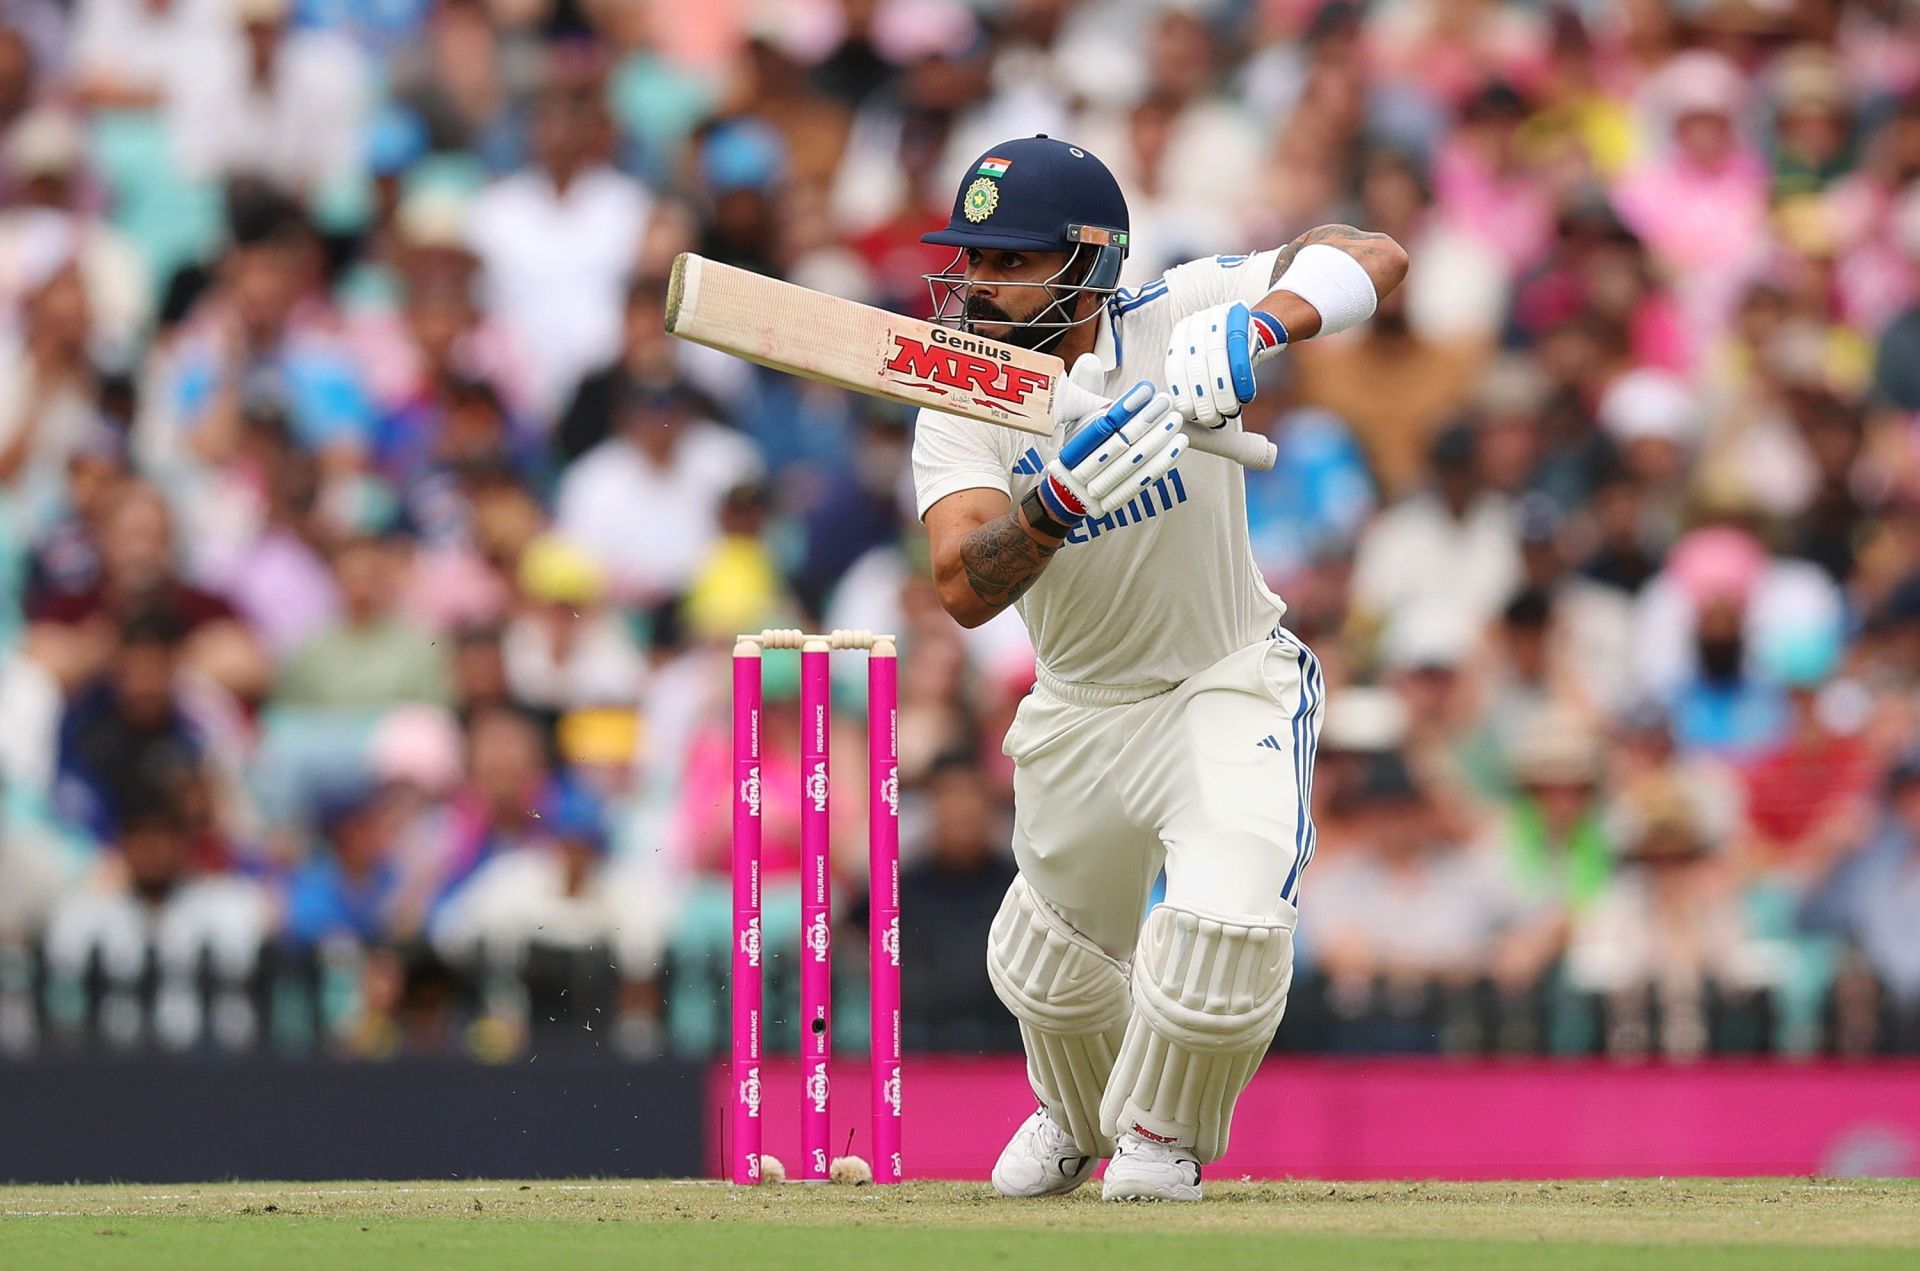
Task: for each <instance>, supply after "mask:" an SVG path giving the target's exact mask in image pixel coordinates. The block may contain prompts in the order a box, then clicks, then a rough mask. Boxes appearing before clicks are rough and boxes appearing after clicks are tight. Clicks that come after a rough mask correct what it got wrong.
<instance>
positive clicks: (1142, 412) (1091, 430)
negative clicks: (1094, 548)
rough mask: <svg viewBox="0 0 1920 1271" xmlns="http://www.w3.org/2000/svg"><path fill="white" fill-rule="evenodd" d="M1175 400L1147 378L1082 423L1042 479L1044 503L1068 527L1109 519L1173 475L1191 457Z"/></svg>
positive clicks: (1041, 495)
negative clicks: (1180, 462)
mask: <svg viewBox="0 0 1920 1271" xmlns="http://www.w3.org/2000/svg"><path fill="white" fill-rule="evenodd" d="M1180 426H1181V424H1180V414H1179V412H1178V411H1176V410H1174V409H1173V399H1172V398H1170V397H1169V396H1168V395H1167V394H1165V393H1156V392H1155V391H1154V389H1153V385H1152V383H1150V382H1149V381H1147V380H1141V381H1140V382H1139V383H1138V384H1135V385H1134V386H1133V387H1132V388H1130V389H1128V390H1127V391H1126V392H1124V393H1122V394H1121V395H1120V397H1119V400H1117V401H1115V402H1114V403H1113V404H1112V405H1110V406H1108V407H1106V408H1105V409H1104V410H1099V411H1096V412H1094V413H1093V414H1091V415H1088V416H1086V417H1085V418H1084V419H1082V420H1081V421H1080V423H1079V425H1078V426H1077V427H1076V428H1075V429H1074V430H1073V432H1071V433H1069V434H1068V436H1067V442H1066V444H1065V445H1064V446H1062V447H1060V453H1059V454H1058V455H1057V456H1055V457H1054V458H1053V459H1052V460H1051V461H1050V462H1049V463H1048V464H1047V470H1046V473H1045V475H1044V476H1043V477H1042V478H1041V481H1040V491H1039V492H1040V501H1041V502H1042V503H1044V504H1045V505H1046V508H1047V512H1048V514H1049V515H1051V516H1052V517H1053V518H1054V519H1055V520H1057V521H1059V522H1060V523H1061V524H1063V525H1069V526H1071V525H1077V524H1079V523H1080V522H1081V521H1083V520H1085V519H1086V518H1087V517H1089V516H1095V517H1099V516H1106V515H1107V514H1108V513H1110V512H1112V511H1113V510H1114V509H1115V508H1117V507H1119V506H1121V505H1122V504H1124V503H1125V502H1126V501H1127V500H1128V499H1131V498H1132V497H1133V496H1134V495H1136V494H1138V493H1140V489H1141V487H1143V486H1148V485H1152V484H1153V483H1154V481H1156V480H1158V479H1159V478H1161V477H1164V476H1166V475H1167V471H1168V470H1169V469H1170V468H1172V467H1173V465H1174V461H1175V460H1177V459H1179V458H1180V456H1181V455H1182V454H1184V453H1186V449H1187V435H1186V434H1185V433H1184V432H1181V431H1180Z"/></svg>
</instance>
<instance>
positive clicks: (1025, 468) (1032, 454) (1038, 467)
mask: <svg viewBox="0 0 1920 1271" xmlns="http://www.w3.org/2000/svg"><path fill="white" fill-rule="evenodd" d="M1046 466H1047V461H1046V460H1044V459H1042V458H1041V457H1040V452H1039V451H1038V450H1035V449H1034V448H1033V447H1032V446H1028V447H1027V453H1025V454H1024V455H1021V456H1020V457H1019V458H1018V459H1016V460H1014V464H1013V471H1014V472H1015V473H1016V474H1018V475H1020V476H1023V477H1037V476H1039V475H1040V474H1041V473H1042V472H1043V471H1045V470H1046Z"/></svg>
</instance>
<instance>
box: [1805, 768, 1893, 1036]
mask: <svg viewBox="0 0 1920 1271" xmlns="http://www.w3.org/2000/svg"><path fill="white" fill-rule="evenodd" d="M1886 799H1887V807H1886V809H1885V812H1884V814H1883V815H1882V816H1881V817H1880V818H1879V819H1878V822H1877V824H1876V825H1875V826H1874V827H1873V829H1872V830H1871V831H1870V832H1869V833H1868V834H1867V836H1866V837H1865V838H1864V840H1863V841H1862V842H1861V843H1860V845H1859V847H1858V848H1857V849H1855V850H1854V851H1852V852H1850V853H1848V854H1847V855H1844V856H1842V857H1840V858H1839V859H1838V860H1836V861H1835V862H1834V865H1833V867H1832V868H1831V869H1830V870H1829V871H1828V873H1827V874H1826V876H1825V878H1824V879H1823V880H1822V882H1821V883H1820V885H1819V886H1818V887H1817V888H1816V889H1815V890H1814V891H1813V892H1812V893H1811V894H1810V896H1809V898H1808V901H1807V906H1806V908H1805V910H1803V912H1802V915H1801V921H1802V923H1803V924H1804V925H1805V927H1806V928H1807V929H1808V930H1811V931H1814V932H1819V933H1827V934H1832V935H1837V936H1839V937H1841V938H1842V939H1844V940H1845V941H1846V942H1847V944H1848V947H1849V948H1850V949H1851V950H1852V952H1853V961H1852V963H1851V964H1850V965H1849V967H1848V968H1847V970H1846V972H1845V974H1844V977H1843V981H1842V984H1841V985H1840V986H1839V993H1838V994H1837V999H1836V1002H1835V1008H1836V1010H1837V1012H1838V1015H1839V1018H1838V1020H1837V1021H1836V1025H1835V1027H1836V1040H1837V1044H1838V1045H1839V1047H1840V1049H1842V1050H1843V1051H1849V1052H1858V1051H1862V1050H1868V1049H1877V1048H1884V1049H1891V1050H1896V1051H1901V1052H1911V1051H1914V1050H1916V1049H1920V940H1916V939H1915V936H1914V933H1915V931H1916V926H1915V923H1914V917H1915V915H1916V914H1920V889H1916V884H1915V879H1916V878H1917V877H1920V869H1916V865H1920V760H1917V759H1916V758H1915V757H1914V756H1912V755H1908V756H1906V757H1904V758H1903V759H1902V760H1901V761H1900V763H1899V764H1897V765H1896V766H1895V767H1894V769H1893V771H1892V772H1890V773H1889V774H1888V776H1887V783H1886Z"/></svg>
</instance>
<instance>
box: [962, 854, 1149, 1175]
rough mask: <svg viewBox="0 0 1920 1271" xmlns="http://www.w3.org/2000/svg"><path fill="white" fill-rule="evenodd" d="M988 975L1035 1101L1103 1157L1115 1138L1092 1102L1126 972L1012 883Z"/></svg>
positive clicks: (1115, 1048) (1121, 1010)
mask: <svg viewBox="0 0 1920 1271" xmlns="http://www.w3.org/2000/svg"><path fill="white" fill-rule="evenodd" d="M987 974H988V976H990V977H991V978H992V980H993V988H994V992H995V993H997V994H999V997H1000V1000H1001V1001H1002V1002H1004V1003H1006V1006H1007V1009H1008V1010H1009V1011H1012V1012H1013V1015H1014V1018H1015V1019H1017V1020H1019V1021H1020V1038H1021V1040H1022V1041H1023V1042H1024V1043H1025V1045H1026V1050H1027V1081H1028V1083H1029V1084H1030V1085H1032V1087H1033V1093H1034V1097H1035V1098H1037V1099H1039V1100H1040V1102H1041V1103H1043V1104H1045V1105H1046V1108H1047V1111H1049V1112H1051V1113H1052V1114H1053V1118H1054V1120H1055V1121H1057V1122H1059V1123H1060V1124H1061V1125H1062V1126H1064V1127H1066V1129H1067V1131H1068V1133H1070V1134H1072V1135H1073V1140H1074V1143H1075V1145H1076V1146H1078V1147H1079V1148H1080V1150H1081V1151H1083V1152H1086V1153H1087V1154H1089V1155H1094V1156H1107V1155H1110V1154H1111V1153H1112V1151H1113V1139H1112V1138H1111V1136H1109V1135H1106V1134H1103V1133H1101V1130H1100V1100H1101V1097H1102V1095H1103V1094H1104V1093H1105V1091H1106V1088H1107V1078H1108V1075H1109V1074H1110V1073H1111V1072H1112V1071H1113V1061H1114V1056H1115V1055H1116V1054H1118V1053H1119V1050H1120V1039H1121V1037H1122V1036H1123V1035H1124V1034H1125V1032H1126V1027H1127V1016H1128V1014H1129V1013H1130V1012H1131V1010H1132V1000H1131V998H1130V997H1129V996H1128V993H1127V968H1126V964H1125V963H1123V962H1121V961H1119V960H1118V959H1116V958H1112V957H1109V956H1107V954H1106V952H1105V951H1103V950H1102V949H1101V948H1100V947H1099V946H1098V945H1096V944H1094V943H1093V942H1092V941H1090V940H1088V939H1087V938H1086V937H1085V936H1083V935H1081V934H1080V933H1079V932H1077V931H1075V930H1074V929H1073V928H1072V927H1071V926H1069V925H1068V924H1067V922H1066V920H1065V919H1063V918H1061V917H1060V915H1059V914H1057V913H1055V912H1054V910H1053V908H1052V906H1050V905H1048V904H1047V902H1046V901H1044V900H1042V899H1041V898H1040V897H1039V896H1037V895H1035V894H1034V892H1033V889H1032V888H1031V887H1029V886H1028V885H1027V880H1026V879H1025V878H1016V879H1014V880H1013V886H1012V887H1010V888H1008V889H1007V898H1006V900H1005V901H1003V902H1001V905H1000V912H999V913H998V914H996V915H995V916H994V919H993V929H992V931H991V933H990V934H989V935H988V937H987Z"/></svg>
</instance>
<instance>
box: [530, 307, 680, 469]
mask: <svg viewBox="0 0 1920 1271" xmlns="http://www.w3.org/2000/svg"><path fill="white" fill-rule="evenodd" d="M666 307H667V289H666V287H665V286H664V285H663V284H662V283H661V282H660V280H659V279H656V278H636V279H634V280H633V281H632V282H631V283H629V284H628V285H627V302H626V308H625V309H624V310H623V311H622V316H621V331H622V333H623V334H622V340H621V349H620V356H619V357H618V358H617V359H615V360H614V361H611V362H609V363H607V364H606V365H605V366H602V367H600V368H599V369H598V370H595V371H593V372H592V373H591V374H589V375H588V376H587V377H586V378H585V379H583V380H581V381H580V386H579V387H578V388H576V389H575V390H574V392H573V400H572V401H571V402H569V403H568V405H567V409H566V413H565V414H563V415H562V416H561V417H560V425H559V428H558V430H557V431H556V432H555V433H554V445H555V450H556V455H555V457H556V458H557V459H558V461H559V463H560V466H562V467H564V466H566V465H567V464H570V463H572V462H573V461H574V460H576V459H578V458H580V456H582V455H584V454H586V453H587V452H588V451H590V450H592V449H593V448H594V447H596V446H598V445H599V444H600V443H601V442H603V441H605V440H607V438H609V437H611V436H613V434H614V432H615V431H616V428H617V426H618V420H619V416H620V408H621V404H622V403H623V402H625V401H626V400H627V398H628V397H629V395H630V394H631V392H632V390H633V389H635V388H636V387H640V386H643V385H646V384H660V383H664V382H666V381H667V380H670V379H672V378H673V376H674V354H673V349H672V346H671V345H670V343H669V338H668V336H667V331H666V326H665V324H664V323H663V322H662V321H661V315H662V314H663V313H665V312H666Z"/></svg>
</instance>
